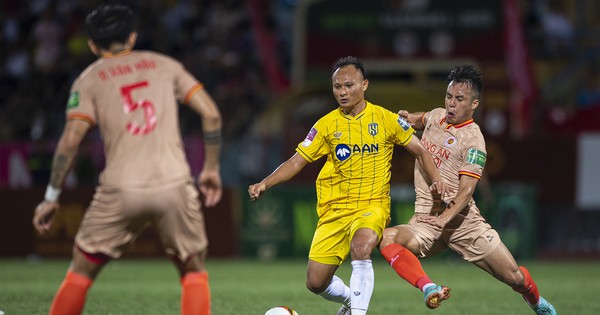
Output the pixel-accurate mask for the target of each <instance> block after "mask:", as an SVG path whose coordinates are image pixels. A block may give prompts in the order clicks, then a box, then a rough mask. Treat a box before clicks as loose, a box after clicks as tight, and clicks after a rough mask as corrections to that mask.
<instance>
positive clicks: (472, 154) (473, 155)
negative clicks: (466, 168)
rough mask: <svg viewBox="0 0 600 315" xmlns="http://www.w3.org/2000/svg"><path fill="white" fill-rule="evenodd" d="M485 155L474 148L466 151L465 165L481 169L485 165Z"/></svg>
mask: <svg viewBox="0 0 600 315" xmlns="http://www.w3.org/2000/svg"><path fill="white" fill-rule="evenodd" d="M485 160H486V154H485V152H483V151H480V150H477V149H475V148H470V149H469V150H467V163H469V164H475V165H479V166H481V167H483V166H484V165H485Z"/></svg>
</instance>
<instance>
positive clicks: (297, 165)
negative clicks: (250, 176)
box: [248, 153, 308, 201]
mask: <svg viewBox="0 0 600 315" xmlns="http://www.w3.org/2000/svg"><path fill="white" fill-rule="evenodd" d="M306 164H308V161H306V160H305V159H304V158H303V157H302V156H301V155H300V154H298V153H295V154H294V155H292V157H291V158H290V159H289V160H287V161H285V162H283V163H282V164H281V165H279V167H277V168H276V169H275V171H273V173H271V175H269V176H267V177H266V178H265V179H263V180H262V181H261V182H260V183H256V184H254V185H250V186H249V187H248V194H249V195H250V200H253V201H254V200H256V199H258V198H260V196H261V194H262V193H263V192H265V191H266V190H267V189H269V188H271V187H273V186H275V185H277V184H280V183H283V182H285V181H288V180H290V179H291V178H292V177H294V176H296V174H298V173H299V172H300V170H302V169H303V168H304V166H306Z"/></svg>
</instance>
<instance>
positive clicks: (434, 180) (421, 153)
mask: <svg viewBox="0 0 600 315" xmlns="http://www.w3.org/2000/svg"><path fill="white" fill-rule="evenodd" d="M405 148H406V150H407V151H408V152H410V154H412V156H414V157H415V159H417V162H418V163H419V164H421V167H423V169H424V170H425V172H426V173H427V176H428V177H429V179H430V180H431V182H430V183H429V184H430V185H431V187H430V188H429V189H430V190H431V192H432V193H433V194H437V195H439V196H440V198H443V196H444V195H445V194H446V184H445V183H444V182H443V181H442V177H441V176H440V172H439V170H438V169H437V167H436V166H435V164H434V162H433V158H432V157H431V154H430V153H429V152H427V150H425V148H424V147H423V145H422V144H421V141H419V138H418V137H417V136H416V135H414V136H413V138H412V140H411V141H410V142H409V143H408V144H407V145H406V146H405Z"/></svg>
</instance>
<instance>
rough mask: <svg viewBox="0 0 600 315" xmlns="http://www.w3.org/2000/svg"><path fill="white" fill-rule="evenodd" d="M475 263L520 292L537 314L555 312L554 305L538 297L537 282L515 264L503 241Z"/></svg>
mask: <svg viewBox="0 0 600 315" xmlns="http://www.w3.org/2000/svg"><path fill="white" fill-rule="evenodd" d="M475 265H477V266H478V267H480V268H481V269H483V270H485V271H487V272H488V273H489V274H491V275H493V276H494V277H496V278H497V279H498V280H500V281H502V282H504V283H505V284H507V285H508V286H510V287H511V288H512V289H513V290H514V291H516V292H518V293H520V294H521V296H522V297H523V299H524V300H525V301H526V302H527V304H528V305H529V306H530V307H531V308H532V309H533V310H534V311H535V312H536V313H537V314H556V311H555V310H554V306H552V304H550V303H548V302H547V301H546V300H545V299H543V298H541V297H540V294H539V292H538V288H537V284H536V283H535V282H534V281H533V279H532V278H531V275H530V274H529V271H528V270H527V269H526V268H525V267H522V266H521V267H519V266H518V265H517V263H516V261H515V259H514V258H513V256H512V254H511V253H510V251H509V250H508V249H507V248H506V246H505V245H504V244H503V243H500V244H499V245H498V247H497V248H496V249H495V250H494V251H493V252H492V253H491V254H490V255H488V256H487V257H486V258H484V259H483V260H481V261H478V262H475Z"/></svg>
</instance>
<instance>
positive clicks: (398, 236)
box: [380, 65, 556, 314]
mask: <svg viewBox="0 0 600 315" xmlns="http://www.w3.org/2000/svg"><path fill="white" fill-rule="evenodd" d="M447 81H448V89H447V91H446V101H445V107H446V108H436V109H433V110H431V111H429V112H427V113H424V112H419V113H408V112H407V111H405V110H401V111H400V112H399V114H400V116H402V117H404V118H406V119H407V120H408V122H409V123H410V124H411V125H412V126H413V127H414V128H415V129H416V130H424V131H423V135H422V137H421V142H422V144H423V146H424V147H425V148H426V149H427V150H428V151H429V152H430V153H431V156H432V157H433V159H434V161H435V163H436V165H437V167H438V169H439V171H440V174H441V176H442V180H443V181H444V182H445V183H446V184H447V185H448V191H449V193H448V195H447V197H448V198H447V199H446V198H445V199H444V200H443V201H442V200H434V199H433V198H431V194H430V193H429V186H428V181H427V179H426V178H424V177H423V174H424V173H423V169H422V167H421V166H420V165H418V164H417V165H415V189H416V193H417V199H416V202H415V214H414V216H413V217H412V218H411V220H410V221H409V223H408V224H402V225H398V226H395V227H389V228H387V229H385V231H384V232H383V239H382V241H381V244H380V249H381V253H382V254H383V256H384V257H385V258H386V260H387V261H388V262H389V263H390V265H391V266H392V268H393V269H394V270H395V271H396V272H397V273H398V275H400V276H401V277H402V278H404V279H405V280H406V281H408V282H409V283H410V284H412V285H413V286H415V287H418V288H420V289H421V290H422V291H424V292H425V297H426V304H427V306H428V307H429V308H436V307H438V306H439V303H440V302H441V301H443V300H445V299H446V298H447V297H446V296H438V297H436V298H434V299H433V301H431V300H430V301H427V297H428V293H429V292H430V290H438V289H436V285H435V284H433V283H432V282H431V280H430V279H429V277H428V276H427V275H426V274H425V272H424V271H423V268H422V267H421V264H420V262H419V260H418V259H417V256H418V257H420V258H426V257H431V256H434V255H436V254H438V253H440V252H442V251H443V250H445V249H446V248H448V247H450V248H451V249H452V250H454V251H456V252H457V253H459V254H460V255H461V256H462V257H463V258H464V259H465V260H466V261H469V262H472V263H473V264H475V265H476V266H477V267H479V268H481V269H483V270H485V271H487V272H488V273H489V274H491V275H492V276H494V277H496V278H497V279H498V280H500V281H502V282H504V283H506V284H507V285H509V286H510V287H512V288H513V290H515V291H517V292H519V293H520V294H521V295H523V298H524V299H525V301H527V303H528V304H529V306H531V308H532V309H533V310H535V312H536V313H537V314H556V311H555V310H554V307H553V306H552V305H551V304H550V303H548V302H547V301H546V300H545V299H544V298H542V297H540V295H539V293H538V289H537V286H536V284H535V282H534V281H533V279H532V278H531V275H530V274H529V272H528V271H527V269H525V267H519V266H518V265H517V263H516V262H515V260H514V258H513V256H512V254H511V253H510V252H509V251H508V249H507V248H506V246H505V245H504V243H502V241H501V240H500V236H499V235H498V233H497V232H496V231H495V230H494V229H493V228H492V227H491V226H490V225H489V224H488V223H487V222H486V221H485V219H484V218H483V217H482V216H481V214H480V212H479V209H478V208H477V206H476V205H475V201H474V200H473V198H472V195H473V192H475V187H476V185H477V183H478V181H479V179H480V178H481V175H482V173H483V167H484V165H485V161H486V151H485V140H484V138H483V135H482V134H481V130H480V129H479V126H478V125H477V124H476V123H475V122H474V121H473V113H474V111H475V109H476V108H477V106H479V102H480V101H479V100H480V97H481V92H482V88H483V79H482V75H481V72H480V71H479V70H478V69H476V68H475V67H473V66H470V65H466V66H459V67H456V68H454V69H453V70H452V71H451V72H450V74H449V75H448V78H447ZM446 202H447V203H446ZM415 255H416V256H415ZM432 302H435V303H432Z"/></svg>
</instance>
